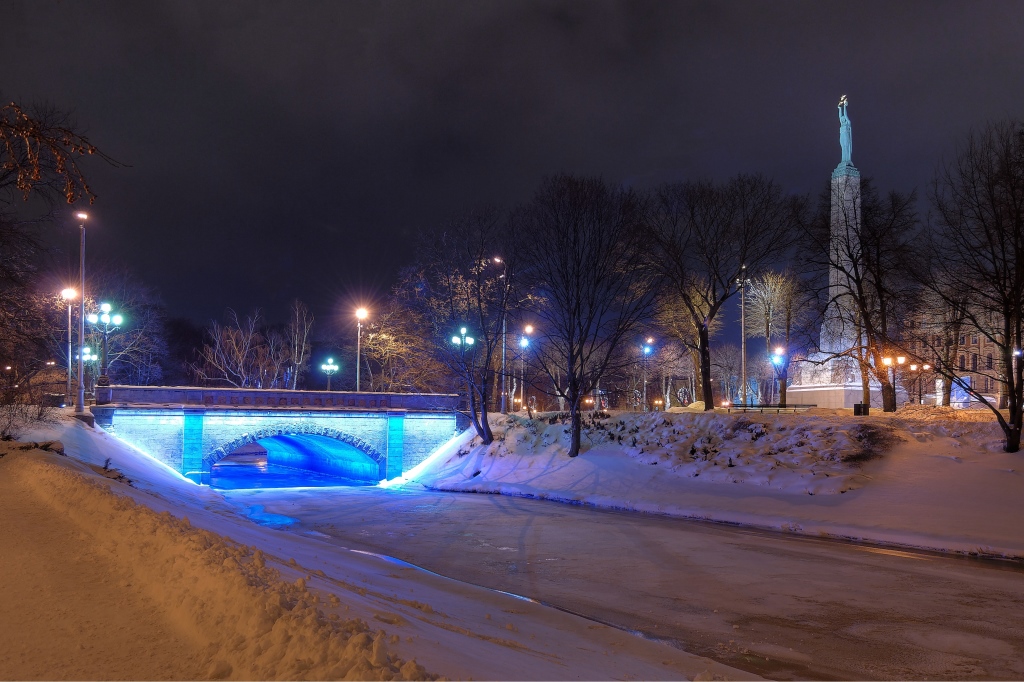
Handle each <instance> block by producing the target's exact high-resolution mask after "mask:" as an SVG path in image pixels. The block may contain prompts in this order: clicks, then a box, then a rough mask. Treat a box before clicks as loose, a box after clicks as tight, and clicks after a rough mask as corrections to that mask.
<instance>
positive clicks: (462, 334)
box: [452, 327, 475, 401]
mask: <svg viewBox="0 0 1024 682" xmlns="http://www.w3.org/2000/svg"><path fill="white" fill-rule="evenodd" d="M466 331H467V330H466V328H465V327H462V328H461V329H459V334H458V335H457V336H453V337H452V343H453V344H455V345H456V346H458V347H459V352H460V353H461V357H462V371H463V372H465V371H466V347H467V346H472V345H473V342H474V341H475V339H473V337H472V336H467V335H466ZM466 400H467V401H468V400H469V373H468V372H467V374H466Z"/></svg>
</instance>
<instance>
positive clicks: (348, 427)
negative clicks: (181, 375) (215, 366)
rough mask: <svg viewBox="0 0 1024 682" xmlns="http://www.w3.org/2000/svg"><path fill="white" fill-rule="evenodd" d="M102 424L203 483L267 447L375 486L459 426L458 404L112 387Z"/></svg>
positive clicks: (294, 462) (99, 413)
mask: <svg viewBox="0 0 1024 682" xmlns="http://www.w3.org/2000/svg"><path fill="white" fill-rule="evenodd" d="M109 399H110V402H109V403H107V404H104V405H96V406H93V408H92V412H93V415H94V417H95V419H96V423H97V425H99V426H100V427H101V428H103V429H104V430H106V431H108V432H110V433H111V434H112V435H114V436H115V437H117V438H118V439H120V440H122V441H124V442H126V443H128V444H130V445H133V446H135V447H136V448H138V449H140V450H142V451H143V452H145V453H147V454H149V455H150V456H151V457H154V458H155V459H157V460H160V461H161V462H163V463H164V464H166V465H167V466H169V467H171V468H172V469H174V470H176V471H178V472H180V473H181V474H183V475H185V476H187V477H188V478H190V479H192V480H193V481H195V482H197V483H210V480H211V473H212V472H213V469H214V466H215V465H216V464H217V463H218V462H219V461H221V460H222V459H224V458H225V457H227V456H229V455H232V454H233V453H237V452H240V451H241V452H245V451H246V450H247V449H250V450H251V448H252V446H253V444H257V445H259V446H261V447H260V448H259V449H260V450H265V452H266V454H267V457H268V458H269V459H270V461H271V462H272V463H275V462H276V463H277V464H281V465H284V466H289V467H294V468H296V469H303V470H309V471H316V472H322V473H330V474H333V475H336V476H339V477H343V478H347V479H351V480H354V481H362V482H373V483H376V482H378V481H381V480H384V479H391V478H395V477H397V476H400V475H401V474H402V473H403V472H404V471H407V470H409V469H411V468H412V467H414V466H416V465H417V464H419V463H420V462H422V461H423V460H424V459H426V458H427V456H429V455H430V453H432V452H433V451H434V450H436V449H437V448H438V447H439V446H441V445H443V444H444V443H445V442H447V441H448V440H449V439H450V438H451V437H452V436H453V435H454V434H455V433H456V430H457V428H458V427H459V426H460V424H459V423H458V413H457V412H456V407H457V406H458V396H456V395H447V394H422V393H419V394H407V393H345V392H337V391H335V392H327V391H274V390H257V389H207V388H165V387H139V386H112V387H111V390H110V396H109Z"/></svg>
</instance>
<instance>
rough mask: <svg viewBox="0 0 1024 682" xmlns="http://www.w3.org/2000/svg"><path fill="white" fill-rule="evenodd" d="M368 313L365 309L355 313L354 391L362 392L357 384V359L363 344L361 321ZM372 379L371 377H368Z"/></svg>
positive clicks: (360, 385) (358, 383)
mask: <svg viewBox="0 0 1024 682" xmlns="http://www.w3.org/2000/svg"><path fill="white" fill-rule="evenodd" d="M369 314H370V313H369V311H368V310H367V309H366V308H360V309H359V310H357V311H356V391H357V392H358V391H361V390H362V384H361V383H360V382H359V358H360V357H361V352H362V344H363V320H365V319H366V318H367V317H368V316H369ZM370 379H373V377H370Z"/></svg>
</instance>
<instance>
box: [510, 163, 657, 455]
mask: <svg viewBox="0 0 1024 682" xmlns="http://www.w3.org/2000/svg"><path fill="white" fill-rule="evenodd" d="M520 218H521V220H522V222H523V229H522V234H523V235H524V237H527V236H528V238H524V239H523V240H522V241H521V243H520V251H521V258H522V262H523V263H525V264H528V265H529V267H528V268H526V269H524V270H523V274H524V276H525V277H526V281H527V282H528V285H529V287H528V288H529V291H530V292H531V293H532V294H533V296H532V297H530V298H527V299H526V300H525V301H524V302H523V304H522V306H521V308H522V311H523V313H524V314H525V315H526V316H527V317H529V318H531V319H534V320H537V328H538V338H537V341H536V352H535V354H534V355H533V358H534V362H535V364H536V365H537V366H538V367H539V368H540V370H541V371H543V373H544V374H546V375H547V377H548V379H549V380H550V381H551V382H552V385H553V386H555V387H556V388H555V393H556V394H557V395H559V396H560V397H562V398H564V399H565V402H566V404H567V406H568V410H569V418H570V423H571V429H570V444H569V451H568V454H569V456H570V457H575V456H576V455H578V454H579V451H580V433H581V426H582V417H581V409H582V406H583V398H584V396H586V395H587V394H588V393H590V392H591V391H593V390H594V389H595V388H596V387H597V386H598V383H599V382H600V380H601V377H603V376H604V375H605V374H606V373H607V372H609V371H610V370H611V369H612V368H613V367H614V366H615V364H616V362H617V358H620V357H621V354H619V353H617V350H618V349H619V347H620V345H621V344H623V343H624V342H625V341H626V340H627V339H628V338H629V336H630V335H631V334H633V333H634V332H635V331H636V330H637V328H638V325H639V324H640V322H641V321H642V320H644V319H645V318H646V317H647V316H648V315H649V314H650V312H651V309H652V306H653V301H654V294H655V291H656V285H657V280H656V278H655V277H654V276H653V274H652V271H651V270H650V268H649V266H648V265H647V263H646V260H647V259H646V249H647V245H648V243H649V235H648V231H647V229H646V224H645V222H646V220H645V219H646V205H645V201H644V199H643V197H641V196H639V195H637V194H636V193H635V192H633V191H631V190H627V189H622V188H620V187H614V186H611V185H609V184H607V183H605V182H604V181H603V180H600V179H596V178H575V177H572V176H566V175H561V176H555V177H552V178H548V179H547V180H545V181H544V182H543V183H542V184H541V187H540V189H539V190H538V191H537V194H536V195H535V197H534V199H533V201H532V202H531V204H530V205H529V207H528V208H527V209H526V210H525V211H524V212H523V213H522V214H521V216H520Z"/></svg>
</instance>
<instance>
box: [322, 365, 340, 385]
mask: <svg viewBox="0 0 1024 682" xmlns="http://www.w3.org/2000/svg"><path fill="white" fill-rule="evenodd" d="M320 369H322V370H323V372H324V374H326V375H327V390H328V391H329V390H331V376H332V375H333V374H334V373H335V372H337V371H338V370H339V369H340V368H339V367H338V366H337V365H336V364H334V358H327V362H325V363H324V364H322V365H320Z"/></svg>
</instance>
